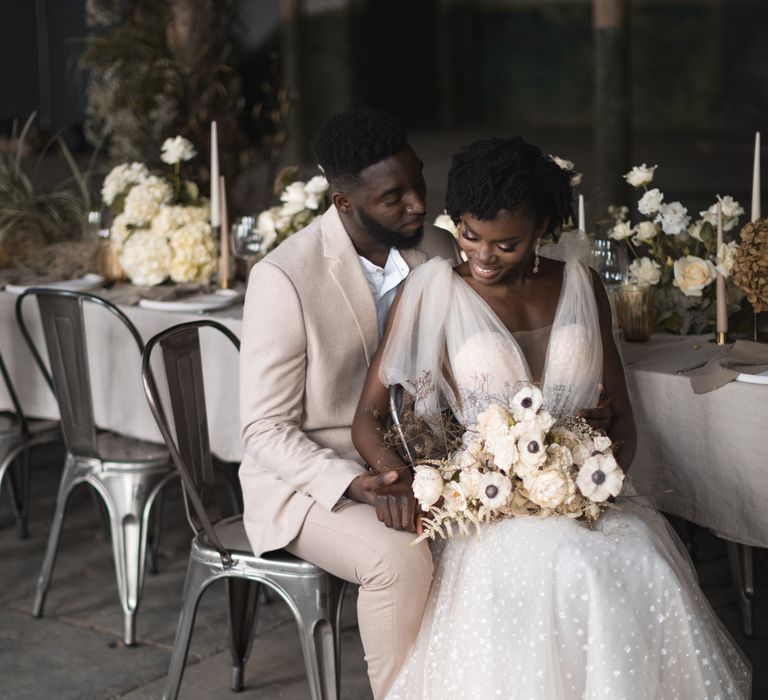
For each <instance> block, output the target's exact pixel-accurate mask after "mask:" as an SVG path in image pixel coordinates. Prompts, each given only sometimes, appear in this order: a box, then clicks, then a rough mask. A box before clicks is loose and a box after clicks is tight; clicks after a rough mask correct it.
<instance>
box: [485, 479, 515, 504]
mask: <svg viewBox="0 0 768 700" xmlns="http://www.w3.org/2000/svg"><path fill="white" fill-rule="evenodd" d="M511 494H512V482H511V481H510V480H509V479H508V478H507V477H506V476H504V475H503V474H500V473H499V472H486V473H485V474H482V475H481V476H480V479H479V497H480V502H481V503H482V504H483V505H484V506H485V507H486V508H493V509H498V508H503V507H504V506H505V505H507V501H509V497H510V495H511Z"/></svg>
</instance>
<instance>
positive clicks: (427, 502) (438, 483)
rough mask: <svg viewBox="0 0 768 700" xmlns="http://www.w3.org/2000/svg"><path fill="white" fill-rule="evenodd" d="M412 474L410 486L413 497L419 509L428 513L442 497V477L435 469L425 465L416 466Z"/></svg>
mask: <svg viewBox="0 0 768 700" xmlns="http://www.w3.org/2000/svg"><path fill="white" fill-rule="evenodd" d="M414 472H415V473H414V477H413V484H411V489H412V490H413V495H414V496H415V497H416V500H417V501H418V502H419V505H420V506H421V509H422V510H424V511H428V510H429V508H430V506H432V505H434V504H435V503H437V501H438V500H440V496H442V495H443V477H442V476H440V472H439V471H438V470H437V469H435V468H434V467H430V466H428V465H426V464H419V465H416V467H415V468H414Z"/></svg>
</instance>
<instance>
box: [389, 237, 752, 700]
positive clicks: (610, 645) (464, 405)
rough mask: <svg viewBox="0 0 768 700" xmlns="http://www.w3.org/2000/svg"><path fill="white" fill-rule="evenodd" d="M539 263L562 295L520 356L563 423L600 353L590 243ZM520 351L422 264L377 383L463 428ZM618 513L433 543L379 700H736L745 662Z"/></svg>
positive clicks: (503, 383)
mask: <svg viewBox="0 0 768 700" xmlns="http://www.w3.org/2000/svg"><path fill="white" fill-rule="evenodd" d="M546 253H547V255H548V257H553V258H557V259H560V260H563V261H564V262H565V268H564V278H563V287H562V291H561V294H560V301H559V303H558V309H557V313H556V316H555V321H554V324H553V326H552V328H551V331H550V332H549V333H548V336H549V341H548V343H546V342H545V344H544V347H546V354H545V355H544V352H545V350H544V349H543V347H542V348H540V350H539V353H540V354H541V355H544V358H545V359H544V360H543V363H542V362H541V359H542V358H541V357H536V356H532V355H529V358H530V360H531V365H533V364H534V363H537V364H538V365H539V366H541V365H542V364H543V374H542V378H541V386H542V389H543V392H544V397H545V408H546V409H547V410H549V411H550V412H551V413H552V414H554V415H557V416H563V415H568V414H572V413H574V412H575V411H576V410H578V409H580V408H584V407H589V406H593V405H594V404H595V402H596V400H597V398H598V392H599V386H598V385H599V384H600V382H601V377H602V345H601V341H600V330H599V322H598V314H597V306H596V302H595V298H594V293H593V289H592V283H591V279H590V275H589V271H588V268H587V267H586V264H585V262H584V260H585V259H586V257H587V256H588V254H589V243H588V241H586V240H584V238H583V237H580V236H578V235H572V234H567V235H565V236H564V238H563V239H562V240H561V242H560V243H559V244H557V245H556V246H550V247H549V249H548V250H547V251H546ZM543 333H544V335H545V336H546V335H547V332H546V331H543ZM534 340H535V338H534ZM522 343H523V338H522V336H521V337H520V342H518V339H517V338H516V336H515V335H513V334H510V333H509V331H508V330H507V329H506V328H505V327H504V325H503V324H502V323H501V322H500V320H499V319H498V317H496V315H495V314H494V313H493V311H492V310H491V309H490V307H489V306H488V305H487V304H486V302H485V301H484V300H483V299H482V298H481V297H480V296H479V295H478V294H477V293H476V292H475V291H474V290H473V289H472V288H471V287H470V286H469V285H468V284H467V283H466V282H465V281H464V280H463V279H461V277H459V275H457V274H456V273H455V272H454V271H453V270H452V267H451V264H450V263H448V262H446V261H444V260H439V259H434V260H432V261H430V262H428V263H425V264H424V265H422V266H421V267H419V268H417V269H416V270H415V271H414V272H412V273H411V275H410V277H409V279H408V281H407V283H406V287H405V290H404V293H403V296H402V299H401V301H400V304H399V308H398V315H397V319H396V323H395V327H394V328H393V332H392V333H391V336H390V339H389V342H388V345H387V348H386V349H385V352H384V355H383V358H382V364H381V369H380V377H381V379H382V381H383V382H384V383H385V384H388V385H389V384H393V383H400V384H402V385H403V386H404V387H405V388H406V389H407V390H409V392H410V393H412V394H415V398H416V405H417V409H418V410H420V411H421V412H423V413H424V414H425V416H429V415H435V414H436V412H437V411H439V410H440V408H444V407H446V406H450V407H451V408H452V409H453V411H454V413H455V414H457V415H458V417H459V418H460V420H461V421H462V423H463V424H464V425H467V426H469V425H472V424H473V422H474V418H475V417H476V415H477V413H478V412H479V411H481V410H483V408H485V406H487V405H488V403H489V401H490V400H492V399H500V400H502V401H503V400H505V399H506V400H507V402H508V401H509V399H510V398H511V396H512V394H513V393H514V391H515V387H516V385H518V384H519V383H520V382H521V381H529V380H530V378H531V371H530V369H529V362H528V360H527V359H526V357H525V354H524V353H523V351H522V350H521V344H522ZM525 344H527V345H529V346H531V345H532V347H533V348H534V349H533V350H530V351H529V352H532V353H533V354H534V355H535V346H536V342H533V343H532V344H531V343H530V338H527V339H526V341H525ZM627 491H628V492H629V493H630V494H631V493H632V491H631V485H630V486H627V487H626V488H625V492H627ZM618 505H619V506H620V510H611V511H608V512H607V513H606V514H605V515H604V516H603V517H602V518H601V519H600V520H599V521H598V523H597V524H596V525H595V526H594V527H593V529H589V528H587V527H586V526H585V525H584V524H583V523H581V522H577V521H574V520H571V519H569V518H566V517H557V516H553V517H549V518H546V519H538V518H533V517H529V518H517V519H510V520H504V521H501V522H498V523H494V524H491V525H487V526H484V527H483V528H482V531H481V532H480V533H478V534H473V535H471V536H469V537H461V536H457V537H455V538H453V539H450V540H446V541H441V542H437V543H436V544H435V546H434V547H433V552H434V559H435V578H434V582H433V585H432V590H431V593H430V598H429V602H428V604H427V609H426V612H425V615H424V620H423V622H422V625H421V629H420V631H419V634H418V637H417V639H416V641H415V643H414V646H413V648H412V650H411V653H410V655H409V657H408V659H407V661H406V663H405V665H404V667H403V669H402V671H401V673H400V675H399V676H398V678H397V680H396V681H395V683H394V686H393V687H392V689H391V690H390V692H389V694H388V696H387V698H388V700H461V699H465V698H466V699H469V698H472V699H477V700H491V699H496V698H503V699H504V700H510V699H513V698H514V699H515V700H583V699H592V698H600V699H603V700H608V699H610V700H621V699H622V698H624V699H626V700H661V699H664V700H667V699H669V700H672V699H679V700H716V699H719V700H725V698H742V699H746V698H749V697H750V684H751V673H750V668H749V664H748V662H747V661H746V660H745V659H744V657H743V656H742V655H741V653H740V652H739V650H738V649H737V648H736V646H735V645H734V644H733V642H732V641H731V640H730V638H729V636H728V634H727V633H726V632H725V630H724V628H723V627H722V625H721V624H720V622H719V621H718V619H717V617H716V616H715V614H714V612H713V611H712V610H711V608H710V606H709V604H708V602H707V601H706V599H705V597H704V595H703V593H702V592H701V590H700V589H699V586H698V584H697V581H696V574H695V570H694V568H693V566H692V564H691V562H690V560H689V559H688V557H687V554H686V553H685V551H684V549H683V548H682V546H681V544H680V542H679V539H678V538H677V537H676V536H675V535H674V533H673V532H672V531H671V529H670V528H669V526H668V524H667V522H666V520H665V519H664V518H663V517H662V516H660V515H659V514H658V513H657V512H656V511H654V510H653V509H652V508H650V507H649V506H647V505H644V504H642V503H640V502H639V499H637V498H632V499H631V500H628V499H626V498H620V499H619V501H618Z"/></svg>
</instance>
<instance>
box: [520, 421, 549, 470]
mask: <svg viewBox="0 0 768 700" xmlns="http://www.w3.org/2000/svg"><path fill="white" fill-rule="evenodd" d="M517 451H518V454H519V459H518V463H517V465H515V473H516V474H517V475H518V476H523V474H521V473H520V472H521V471H522V472H524V473H530V471H531V470H532V469H538V468H539V467H540V466H541V465H542V464H544V462H546V461H547V446H546V445H545V444H544V434H543V433H540V432H538V431H526V432H524V433H522V434H521V435H520V437H519V438H518V439H517Z"/></svg>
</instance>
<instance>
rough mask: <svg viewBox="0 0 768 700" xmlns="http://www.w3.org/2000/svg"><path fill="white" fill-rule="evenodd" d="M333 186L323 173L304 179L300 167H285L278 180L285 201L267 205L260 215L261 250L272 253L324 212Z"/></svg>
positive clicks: (277, 187)
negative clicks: (268, 206)
mask: <svg viewBox="0 0 768 700" xmlns="http://www.w3.org/2000/svg"><path fill="white" fill-rule="evenodd" d="M329 187H330V186H329V184H328V180H326V179H325V176H324V175H322V174H320V175H315V176H313V177H311V178H310V179H309V180H308V181H304V180H300V179H299V170H298V168H296V167H293V166H292V167H289V168H285V169H284V170H283V171H282V172H281V173H280V174H279V175H278V176H277V179H276V180H275V194H276V195H278V196H279V198H280V202H281V203H280V204H279V205H276V206H274V207H270V208H269V209H265V210H264V211H262V212H261V213H260V214H259V216H258V218H257V219H256V233H258V234H259V236H261V245H260V251H261V253H262V254H266V253H268V252H269V251H270V250H272V249H273V248H275V247H276V246H278V245H279V244H280V243H282V242H283V241H284V240H285V239H286V238H288V236H290V235H291V234H292V233H296V232H297V231H300V230H301V229H303V228H304V227H305V226H307V225H308V224H310V223H311V222H312V221H314V219H316V218H317V217H318V216H320V215H321V214H323V212H325V210H326V209H327V208H328V207H329V206H330V204H331V202H330V194H331V193H330V189H329Z"/></svg>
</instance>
